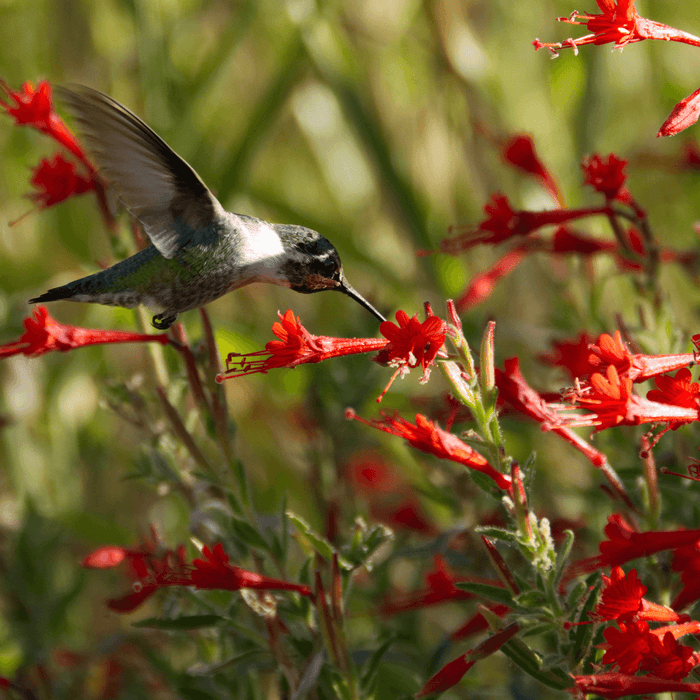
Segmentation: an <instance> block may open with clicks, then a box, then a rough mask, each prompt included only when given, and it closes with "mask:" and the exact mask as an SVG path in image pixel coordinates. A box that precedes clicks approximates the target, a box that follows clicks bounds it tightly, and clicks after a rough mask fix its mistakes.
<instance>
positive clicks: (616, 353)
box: [581, 331, 696, 403]
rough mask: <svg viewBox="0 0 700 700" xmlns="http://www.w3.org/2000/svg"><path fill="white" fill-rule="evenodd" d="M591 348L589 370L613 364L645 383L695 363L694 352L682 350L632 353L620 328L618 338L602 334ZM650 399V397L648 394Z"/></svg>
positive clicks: (624, 373) (619, 369) (616, 332)
mask: <svg viewBox="0 0 700 700" xmlns="http://www.w3.org/2000/svg"><path fill="white" fill-rule="evenodd" d="M589 350H590V354H589V357H588V361H589V364H590V367H591V370H590V371H594V370H598V371H601V369H602V368H607V366H608V365H614V367H615V369H616V370H617V373H618V375H620V376H623V375H624V376H627V377H629V379H631V380H632V381H633V382H635V383H637V382H645V381H646V380H647V379H651V378H652V377H655V376H657V375H659V374H664V373H665V372H671V371H672V370H676V369H679V368H681V367H686V366H687V365H690V364H693V363H694V362H696V355H695V354H694V353H679V354H677V355H643V354H641V353H636V354H634V355H633V354H632V353H631V352H630V351H629V350H628V349H627V345H626V344H625V343H624V342H623V341H622V335H621V334H620V331H615V337H612V336H610V335H608V334H607V333H603V334H602V335H601V336H600V338H598V341H597V342H596V343H593V344H591V346H590V348H589ZM581 376H585V375H581ZM647 398H649V399H651V397H650V396H648V395H647ZM654 400H656V399H654ZM662 403H664V402H662Z"/></svg>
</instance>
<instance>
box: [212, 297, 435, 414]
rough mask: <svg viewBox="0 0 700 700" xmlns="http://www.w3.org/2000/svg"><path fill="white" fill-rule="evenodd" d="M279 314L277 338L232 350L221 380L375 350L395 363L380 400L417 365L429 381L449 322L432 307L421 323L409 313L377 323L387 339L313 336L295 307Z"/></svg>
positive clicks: (381, 360) (383, 359)
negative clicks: (252, 348) (242, 351)
mask: <svg viewBox="0 0 700 700" xmlns="http://www.w3.org/2000/svg"><path fill="white" fill-rule="evenodd" d="M278 315H279V319H280V321H279V323H274V324H273V326H272V332H273V333H274V334H275V335H276V336H277V337H278V338H279V340H271V341H270V342H269V343H267V344H266V345H265V350H259V351H258V352H251V353H246V354H239V353H231V354H229V356H228V358H227V359H226V372H225V373H224V374H221V375H219V376H218V377H217V378H216V379H217V381H219V382H221V381H223V380H224V379H233V378H235V377H243V376H245V375H248V374H256V373H258V372H260V373H262V374H266V373H267V372H268V371H269V370H271V369H274V368H276V367H288V368H293V367H296V366H298V365H302V364H309V363H315V362H321V361H323V360H328V359H330V358H332V357H342V356H345V355H358V354H362V353H367V352H377V355H376V357H374V358H373V359H374V361H375V362H377V363H379V364H382V365H389V366H391V367H396V372H394V375H393V376H392V378H391V380H390V381H389V384H388V385H387V387H386V388H385V389H384V391H383V392H382V393H381V395H380V396H379V398H378V399H377V400H378V401H381V399H382V397H383V396H384V394H385V393H386V392H387V391H388V389H389V387H390V386H391V384H392V383H393V381H394V379H396V377H397V376H400V375H404V374H406V373H407V372H408V371H409V370H411V369H413V368H415V367H420V368H421V369H422V370H423V377H422V379H421V382H426V381H427V380H428V378H429V376H430V367H431V366H432V364H433V363H434V361H435V358H436V357H437V355H438V353H439V352H440V350H441V348H442V346H443V345H444V343H445V333H446V325H445V322H444V321H443V320H442V319H440V318H438V317H437V316H433V315H432V313H431V312H430V311H429V310H428V313H427V318H426V320H425V321H423V322H422V323H421V322H420V321H419V320H418V318H417V317H416V316H413V317H411V318H409V316H408V314H407V313H406V312H405V311H397V312H396V321H397V323H398V325H397V323H392V322H391V321H384V322H383V323H381V324H380V326H379V330H380V331H381V333H382V335H383V336H384V338H385V339H381V338H332V337H329V336H323V335H312V334H311V333H309V331H307V330H306V328H304V326H302V325H301V321H300V320H299V318H298V317H297V318H296V319H295V317H294V312H293V311H292V310H291V309H288V310H287V311H286V313H285V314H284V316H283V315H282V314H278ZM251 358H254V359H251Z"/></svg>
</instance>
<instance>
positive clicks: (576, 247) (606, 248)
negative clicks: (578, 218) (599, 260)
mask: <svg viewBox="0 0 700 700" xmlns="http://www.w3.org/2000/svg"><path fill="white" fill-rule="evenodd" d="M616 251H617V243H613V241H604V240H601V239H600V238H595V237H593V236H586V235H584V234H582V233H578V232H576V231H574V230H573V229H571V228H569V227H567V226H560V227H559V228H558V229H557V230H556V231H555V232H554V236H552V243H551V252H552V253H560V254H564V253H578V254H579V255H582V256H586V257H587V256H591V255H595V254H596V253H614V252H616Z"/></svg>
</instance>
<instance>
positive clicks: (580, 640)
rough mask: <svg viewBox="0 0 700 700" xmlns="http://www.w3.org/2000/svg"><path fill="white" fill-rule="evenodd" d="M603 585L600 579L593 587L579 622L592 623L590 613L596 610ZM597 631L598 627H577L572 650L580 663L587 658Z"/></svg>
mask: <svg viewBox="0 0 700 700" xmlns="http://www.w3.org/2000/svg"><path fill="white" fill-rule="evenodd" d="M602 585H603V582H602V581H601V580H600V579H599V580H598V582H597V585H595V586H594V587H593V590H591V592H590V594H589V596H588V598H586V602H585V603H584V604H583V608H582V609H581V613H580V615H579V618H578V622H590V618H589V617H588V613H589V612H591V610H593V609H594V608H595V606H596V603H597V602H598V596H599V594H600V588H601V586H602ZM595 630H596V625H577V626H576V627H575V632H574V639H573V649H572V652H573V655H574V658H575V659H577V660H579V661H580V660H582V659H583V658H584V657H585V656H586V654H587V653H588V647H589V645H590V643H591V639H592V637H593V634H594V633H595Z"/></svg>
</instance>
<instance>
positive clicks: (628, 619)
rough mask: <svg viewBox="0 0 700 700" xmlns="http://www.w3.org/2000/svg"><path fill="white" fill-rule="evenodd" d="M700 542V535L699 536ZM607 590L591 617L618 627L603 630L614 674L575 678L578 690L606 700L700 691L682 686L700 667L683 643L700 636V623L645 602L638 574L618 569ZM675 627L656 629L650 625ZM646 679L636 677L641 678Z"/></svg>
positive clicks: (606, 657)
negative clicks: (692, 672)
mask: <svg viewBox="0 0 700 700" xmlns="http://www.w3.org/2000/svg"><path fill="white" fill-rule="evenodd" d="M696 537H697V534H696ZM603 585H604V587H603V590H602V593H601V597H600V600H599V602H598V604H597V606H596V608H595V611H594V612H593V613H592V615H591V618H592V619H593V620H594V621H596V622H614V623H615V625H609V626H608V627H606V629H605V630H604V631H603V637H604V639H605V642H604V643H603V644H601V645H600V648H601V649H603V650H605V654H604V655H603V658H602V659H601V663H602V664H606V665H610V666H612V667H613V670H610V671H606V672H603V673H598V674H594V675H589V676H574V681H575V683H576V686H577V687H578V688H579V690H581V691H583V692H590V693H596V694H598V695H601V696H603V697H609V698H613V697H622V696H623V695H636V694H646V693H651V692H654V693H659V692H663V691H667V692H675V691H678V692H695V693H697V692H698V688H700V684H698V683H689V684H685V683H681V681H682V680H683V679H684V678H685V677H686V676H687V675H688V674H689V673H690V672H691V671H692V669H693V668H695V667H696V666H697V665H698V664H700V654H698V653H696V652H694V651H693V649H692V647H689V646H686V645H684V644H680V643H679V642H678V639H679V638H680V637H682V636H684V635H687V634H698V633H699V632H700V622H697V621H694V620H691V619H690V618H689V617H688V616H687V615H680V614H678V613H677V612H675V611H674V610H673V609H671V608H668V607H666V606H664V605H658V604H656V603H652V602H649V601H647V600H645V599H644V597H643V596H644V594H645V593H646V592H647V588H646V586H644V585H643V584H642V583H641V582H640V581H639V580H638V578H637V571H636V569H632V570H631V571H630V572H629V573H628V574H627V575H625V573H624V571H623V570H622V569H621V568H620V567H619V566H615V567H613V568H612V572H611V575H610V576H609V577H608V576H605V575H603ZM650 622H652V623H658V622H666V623H672V624H667V625H664V626H662V627H656V628H652V627H650V625H649V623H650ZM640 672H641V673H643V674H644V676H636V675H635V674H637V673H640Z"/></svg>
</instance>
